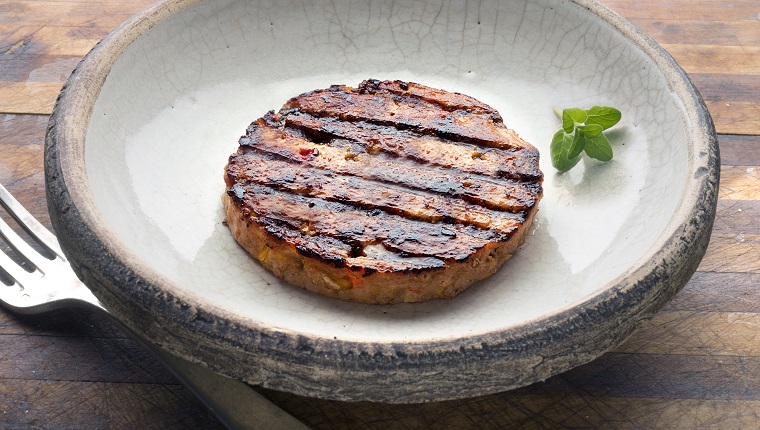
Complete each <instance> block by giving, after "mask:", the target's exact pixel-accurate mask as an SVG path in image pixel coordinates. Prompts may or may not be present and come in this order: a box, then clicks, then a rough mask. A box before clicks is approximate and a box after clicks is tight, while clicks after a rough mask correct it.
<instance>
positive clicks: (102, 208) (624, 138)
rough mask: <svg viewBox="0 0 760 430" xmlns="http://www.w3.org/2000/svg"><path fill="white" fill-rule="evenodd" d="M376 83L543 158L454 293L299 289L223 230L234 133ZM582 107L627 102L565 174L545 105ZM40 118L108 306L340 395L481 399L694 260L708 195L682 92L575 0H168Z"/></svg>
mask: <svg viewBox="0 0 760 430" xmlns="http://www.w3.org/2000/svg"><path fill="white" fill-rule="evenodd" d="M370 77H372V78H378V79H404V80H412V81H416V82H419V83H422V84H424V85H429V86H433V87H439V88H444V89H446V90H450V91H458V92H463V93H466V94H469V95H472V96H474V97H476V98H478V99H479V100H481V101H483V102H486V103H488V104H490V105H491V106H493V107H495V108H496V109H498V110H499V111H500V112H501V113H502V115H503V116H504V119H505V124H506V125H507V126H508V127H510V128H512V129H514V130H516V131H517V132H518V133H519V134H520V135H521V137H523V138H524V139H526V140H527V141H529V142H531V143H533V144H534V145H535V146H536V147H538V148H539V150H540V151H541V153H542V155H543V158H542V160H541V163H542V168H543V170H544V172H545V175H546V179H545V183H544V188H545V196H544V199H543V200H542V202H541V204H540V211H539V215H538V217H537V219H536V223H535V225H534V227H533V229H532V230H531V232H530V233H529V237H528V238H527V241H526V243H525V245H523V246H522V247H521V248H520V249H519V252H518V253H517V255H516V256H515V257H514V258H513V259H511V260H510V261H509V262H508V263H507V265H506V266H505V267H504V268H503V269H502V270H501V271H499V272H498V273H497V274H496V275H495V276H493V277H492V278H491V279H489V280H487V281H485V282H482V283H480V284H478V285H476V286H475V287H473V288H472V289H471V290H469V291H468V292H466V293H465V294H463V295H462V296H460V297H458V298H457V299H455V300H452V301H440V300H439V301H432V302H428V303H424V304H415V305H409V304H402V305H394V306H370V305H362V304H354V303H347V302H340V301H336V300H334V299H329V298H324V297H319V296H315V295H313V294H310V293H307V292H304V291H301V290H299V289H297V288H294V287H292V286H289V285H286V284H284V283H282V282H281V281H279V280H277V279H276V278H274V277H273V276H271V274H269V273H268V272H267V271H265V270H264V269H262V268H261V267H260V266H259V265H258V264H257V263H255V262H254V261H253V260H252V259H250V258H249V257H248V256H247V255H246V254H245V252H244V251H243V250H242V249H241V248H239V247H238V246H237V244H236V243H235V241H234V240H233V239H232V237H231V236H230V234H229V231H228V229H227V228H226V226H224V225H223V213H222V208H221V204H220V195H221V193H222V192H223V181H222V171H223V167H224V164H225V163H226V158H227V156H229V154H231V153H232V152H234V150H235V148H236V146H237V138H238V137H239V136H240V135H241V134H243V133H244V130H245V127H246V126H247V125H248V124H249V123H250V122H251V121H252V120H253V119H255V118H258V117H260V116H261V115H262V114H263V113H264V112H266V111H267V110H270V109H277V108H279V106H281V105H282V104H283V102H284V101H285V100H287V99H288V98H290V97H292V96H295V95H297V94H299V93H301V92H304V91H307V90H311V89H315V88H324V87H326V86H329V85H330V84H336V83H346V84H358V83H359V82H360V81H361V80H363V79H366V78H370ZM101 86H102V87H101ZM594 104H606V105H612V106H616V107H618V108H620V109H621V111H622V112H623V120H622V122H621V123H620V124H619V125H618V126H616V127H615V128H614V129H612V130H610V132H609V134H610V136H611V141H612V143H613V147H614V151H615V158H614V160H613V161H612V162H610V163H604V164H602V163H597V162H595V161H591V160H587V161H585V162H583V163H581V164H580V165H578V166H577V167H576V168H575V169H573V170H571V171H570V172H568V173H565V174H557V173H556V172H555V171H554V170H553V169H552V167H551V165H550V163H549V157H548V147H549V142H550V140H551V137H552V135H553V133H554V132H555V131H556V130H557V129H558V128H559V122H558V120H557V118H556V117H555V116H554V113H553V111H552V108H553V107H554V106H557V107H560V108H563V107H571V106H578V107H586V108H588V107H590V106H592V105H594ZM51 125H52V129H51V132H50V133H49V136H48V148H47V151H46V173H47V174H48V191H49V196H50V202H51V208H52V209H51V211H52V212H51V217H52V218H53V221H54V223H55V226H56V230H57V232H58V233H59V235H60V236H61V239H62V242H63V244H64V246H65V248H66V250H67V252H68V253H70V257H71V259H72V260H73V261H74V264H75V265H76V266H77V269H78V270H79V272H80V274H81V275H82V276H83V277H84V278H85V279H86V280H87V282H88V285H90V286H91V288H93V290H94V291H95V293H96V295H98V296H99V297H100V298H101V300H103V301H104V302H105V303H106V305H107V306H108V307H109V309H111V310H112V311H114V312H115V313H116V314H117V315H118V316H119V317H120V318H122V319H124V320H125V321H126V322H127V323H128V324H129V325H131V326H132V327H133V328H135V329H137V331H138V332H141V333H143V334H145V335H146V337H148V338H149V339H151V340H153V341H154V342H156V343H159V344H164V345H165V347H167V348H168V349H170V350H172V351H174V352H176V353H179V354H181V355H183V356H185V357H188V358H190V359H192V360H195V361H200V362H204V363H206V364H207V365H209V366H210V367H212V368H214V369H216V370H218V371H221V372H223V373H226V374H228V375H231V376H234V377H238V378H242V379H245V380H247V381H249V382H252V383H257V384H263V385H265V386H268V387H271V388H276V389H283V390H288V391H292V392H296V393H300V394H306V395H313V396H319V397H326V398H335V399H343V400H362V399H367V400H378V401H387V402H411V401H424V400H434V399H446V398H455V397H464V396H472V395H478V394H485V393H489V392H494V391H499V390H504V389H508V388H511V387H515V386H519V385H523V384H526V383H530V382H533V381H536V380H540V379H543V378H546V377H548V376H551V375H552V374H555V373H557V372H559V371H562V370H566V369H568V368H570V367H572V366H574V365H577V364H580V363H583V362H585V361H588V360H590V359H592V358H594V357H596V356H598V355H600V354H601V353H602V352H604V351H605V350H607V349H608V348H610V347H612V346H614V345H616V344H617V343H619V342H620V341H621V340H622V339H623V338H624V337H625V336H626V335H627V334H629V333H630V332H631V331H632V330H633V329H634V328H635V327H636V325H637V324H638V323H639V322H640V321H641V320H642V319H644V318H647V317H648V316H649V315H650V314H651V313H652V312H654V311H655V310H656V309H657V308H658V307H659V306H661V304H662V303H664V301H665V300H666V299H667V298H669V297H670V296H671V295H672V294H674V293H675V292H676V291H677V290H678V289H679V288H680V287H681V286H682V285H683V284H684V283H685V282H686V280H687V279H688V277H689V276H690V275H691V273H693V271H694V270H695V268H696V265H697V264H698V262H699V260H700V259H701V257H702V255H703V253H704V250H705V247H706V244H707V240H708V237H709V231H710V228H711V225H712V219H713V217H714V205H715V201H716V199H717V197H716V190H717V181H718V169H717V166H718V163H717V157H718V152H717V144H716V142H715V137H714V130H713V129H712V124H711V122H710V119H709V115H708V114H707V112H706V110H705V108H704V105H703V104H702V101H701V99H700V98H699V96H698V94H696V92H695V91H694V90H693V88H692V87H691V85H690V84H689V82H688V79H687V78H686V77H685V75H684V74H683V72H682V71H681V70H680V69H679V68H678V67H677V65H675V63H674V62H673V61H672V60H671V59H670V58H669V57H668V56H667V54H665V53H664V52H663V51H662V50H660V49H659V48H658V47H657V46H656V45H655V44H654V43H653V42H651V40H649V39H648V38H646V37H645V36H644V35H642V34H640V33H639V32H638V31H637V30H636V29H635V28H633V27H632V26H631V25H630V24H629V23H627V22H626V21H624V20H622V19H621V18H620V17H618V16H617V15H615V14H614V13H611V12H610V11H608V10H606V9H604V8H603V7H601V6H599V5H597V4H595V3H592V2H586V1H578V2H554V1H518V0H515V1H501V2H497V1H492V2H489V1H482V2H467V3H464V2H413V1H409V2H394V3H392V4H391V3H379V4H378V3H372V2H360V1H343V2H302V1H290V2H284V3H283V2H256V3H251V2H245V1H233V0H225V1H219V2H212V1H207V2H199V1H167V2H164V3H162V4H160V5H158V6H155V7H153V8H151V9H149V10H147V11H146V12H144V13H143V14H141V15H139V16H137V17H136V18H134V19H133V20H132V21H130V22H129V23H127V24H126V25H125V26H123V27H122V28H120V29H118V30H117V31H116V32H115V33H113V34H112V35H110V36H109V37H108V38H106V39H105V40H104V42H103V43H102V44H101V45H100V46H99V47H97V48H96V49H95V50H94V51H93V53H91V54H90V55H89V56H88V58H87V59H86V60H85V61H84V62H83V64H82V65H81V66H80V68H79V69H78V70H77V71H76V72H75V73H74V75H73V76H72V79H71V80H70V82H69V84H68V85H67V88H65V89H64V91H63V93H62V97H61V100H60V101H59V103H58V105H57V107H56V112H55V113H54V116H53V118H52V120H51Z"/></svg>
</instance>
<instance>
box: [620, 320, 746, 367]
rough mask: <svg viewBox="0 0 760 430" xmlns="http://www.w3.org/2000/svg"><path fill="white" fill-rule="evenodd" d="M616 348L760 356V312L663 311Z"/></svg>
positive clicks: (647, 352)
mask: <svg viewBox="0 0 760 430" xmlns="http://www.w3.org/2000/svg"><path fill="white" fill-rule="evenodd" d="M615 351H616V352H627V353H630V354H684V355H710V356H736V357H758V358H760V314H758V313H756V312H693V311H684V312H673V311H666V312H660V313H658V314H657V315H655V316H654V318H652V320H651V321H650V322H648V323H647V324H645V325H644V326H643V327H642V328H641V329H640V330H638V331H637V332H636V333H634V334H633V335H632V336H631V337H630V338H629V339H628V340H627V341H626V342H624V343H623V344H622V345H620V346H619V347H617V348H615ZM759 365H760V364H759ZM759 382H760V381H759Z"/></svg>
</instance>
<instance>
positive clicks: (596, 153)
mask: <svg viewBox="0 0 760 430" xmlns="http://www.w3.org/2000/svg"><path fill="white" fill-rule="evenodd" d="M585 150H586V154H587V155H588V156H589V157H591V158H595V159H597V160H599V161H610V160H612V146H611V145H610V141H609V140H607V136H605V135H603V134H600V135H599V136H596V137H590V138H588V139H587V141H586V146H585Z"/></svg>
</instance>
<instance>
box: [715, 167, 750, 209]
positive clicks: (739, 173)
mask: <svg viewBox="0 0 760 430" xmlns="http://www.w3.org/2000/svg"><path fill="white" fill-rule="evenodd" d="M718 195H719V198H720V199H723V200H760V168H758V167H755V166H727V165H723V166H721V169H720V190H719V193H718Z"/></svg>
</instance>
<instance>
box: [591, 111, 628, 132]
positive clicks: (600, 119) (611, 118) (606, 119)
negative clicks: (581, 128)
mask: <svg viewBox="0 0 760 430" xmlns="http://www.w3.org/2000/svg"><path fill="white" fill-rule="evenodd" d="M622 117H623V114H621V113H620V111H619V110H617V109H615V108H612V107H608V106H594V107H592V108H591V109H589V110H588V118H587V119H586V121H585V122H586V124H598V125H600V126H602V129H604V130H607V129H608V128H610V127H612V126H613V125H615V124H617V123H618V122H619V121H620V118H622Z"/></svg>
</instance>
